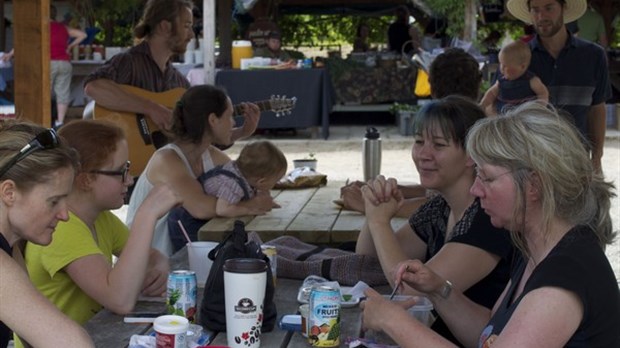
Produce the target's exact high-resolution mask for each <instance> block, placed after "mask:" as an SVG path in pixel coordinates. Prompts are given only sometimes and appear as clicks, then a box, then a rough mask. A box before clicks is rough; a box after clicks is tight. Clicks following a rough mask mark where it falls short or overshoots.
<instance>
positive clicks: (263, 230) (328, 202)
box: [198, 181, 407, 245]
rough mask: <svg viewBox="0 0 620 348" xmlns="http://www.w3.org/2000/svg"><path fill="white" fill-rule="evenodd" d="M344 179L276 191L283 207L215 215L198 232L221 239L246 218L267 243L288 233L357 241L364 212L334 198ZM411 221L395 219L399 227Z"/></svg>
mask: <svg viewBox="0 0 620 348" xmlns="http://www.w3.org/2000/svg"><path fill="white" fill-rule="evenodd" d="M343 185H344V182H340V181H333V182H330V181H328V183H327V185H326V186H321V187H312V188H303V189H286V190H273V191H272V192H271V195H272V196H273V197H274V200H275V201H276V203H278V204H279V205H280V206H281V208H276V209H273V210H272V211H270V212H269V213H267V214H265V215H258V216H243V217H239V218H219V217H218V218H214V219H211V220H209V222H207V223H206V224H205V225H204V226H202V227H201V228H200V230H199V231H198V240H208V241H221V240H222V239H223V238H224V236H225V235H226V233H227V232H228V231H231V230H232V229H233V226H234V222H235V220H242V221H243V222H244V223H245V228H246V230H247V231H254V232H256V233H258V235H259V236H260V238H261V240H262V241H263V242H266V241H269V240H272V239H274V238H277V237H280V236H283V235H288V236H293V237H296V238H298V239H300V240H301V241H304V242H306V243H311V244H321V245H326V244H328V245H338V244H342V243H346V242H355V241H357V236H358V234H359V231H360V230H361V228H362V226H363V224H364V215H363V214H361V213H358V212H354V211H350V210H345V209H342V207H341V206H340V205H338V204H335V203H334V202H333V201H334V200H336V199H338V198H339V197H340V188H341V187H342V186H343ZM406 221H407V220H406V219H404V218H394V219H392V226H393V227H394V228H398V227H400V226H402V225H403V224H404V223H405V222H406Z"/></svg>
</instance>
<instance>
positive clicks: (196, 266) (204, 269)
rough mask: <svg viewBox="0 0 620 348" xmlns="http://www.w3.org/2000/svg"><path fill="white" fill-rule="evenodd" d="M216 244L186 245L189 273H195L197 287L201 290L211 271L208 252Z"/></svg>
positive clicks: (211, 262)
mask: <svg viewBox="0 0 620 348" xmlns="http://www.w3.org/2000/svg"><path fill="white" fill-rule="evenodd" d="M217 244H218V243H216V242H191V243H187V256H188V258H189V269H190V271H194V272H196V282H197V283H198V287H201V288H203V287H204V286H205V283H206V281H207V277H208V276H209V272H210V271H211V265H213V261H211V259H209V256H208V255H209V252H210V251H211V250H212V249H213V248H215V247H216V246H217Z"/></svg>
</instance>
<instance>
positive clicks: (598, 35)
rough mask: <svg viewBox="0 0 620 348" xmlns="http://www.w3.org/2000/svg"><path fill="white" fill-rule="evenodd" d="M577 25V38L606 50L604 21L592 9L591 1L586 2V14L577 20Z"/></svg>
mask: <svg viewBox="0 0 620 348" xmlns="http://www.w3.org/2000/svg"><path fill="white" fill-rule="evenodd" d="M577 23H578V24H579V37H580V38H582V39H585V40H588V41H592V42H596V43H598V44H599V45H601V46H603V48H607V45H608V41H607V33H606V31H605V21H604V20H603V16H601V14H600V13H598V11H596V10H595V9H594V7H592V1H591V0H589V1H588V9H587V10H586V13H584V14H583V16H581V18H579V19H578V20H577Z"/></svg>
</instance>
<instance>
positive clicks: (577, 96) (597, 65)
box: [528, 35, 611, 139]
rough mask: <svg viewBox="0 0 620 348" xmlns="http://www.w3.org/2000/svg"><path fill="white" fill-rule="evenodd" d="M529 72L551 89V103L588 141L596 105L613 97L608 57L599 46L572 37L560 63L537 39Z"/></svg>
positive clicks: (563, 51) (559, 56) (533, 46)
mask: <svg viewBox="0 0 620 348" xmlns="http://www.w3.org/2000/svg"><path fill="white" fill-rule="evenodd" d="M529 44H530V47H531V49H532V61H531V63H530V67H529V69H528V70H529V71H531V72H533V73H534V74H535V75H536V76H538V77H539V78H540V80H541V81H542V82H543V83H544V84H545V86H547V89H548V90H549V102H551V104H553V106H555V107H556V108H558V109H559V110H563V111H566V112H567V113H568V114H569V115H570V117H571V119H572V121H573V123H574V124H575V126H577V128H578V129H579V130H580V131H581V133H582V134H583V135H584V136H585V137H586V139H589V137H588V112H589V111H590V107H591V106H592V105H597V104H600V103H604V102H605V101H606V100H607V99H609V98H610V97H611V84H610V82H609V71H608V68H607V56H606V54H605V51H604V50H603V49H602V48H601V47H600V46H598V45H596V44H593V43H591V42H588V41H585V40H582V39H579V38H576V37H574V36H573V35H569V37H568V40H567V41H566V44H565V45H564V48H562V51H560V54H559V55H558V58H557V59H554V58H553V56H551V55H550V54H549V52H547V50H546V49H545V47H544V46H543V45H542V43H541V42H540V41H539V37H538V36H536V37H535V38H534V39H533V40H532V41H530V43H529Z"/></svg>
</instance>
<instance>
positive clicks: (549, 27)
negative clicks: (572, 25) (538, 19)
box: [534, 19, 564, 37]
mask: <svg viewBox="0 0 620 348" xmlns="http://www.w3.org/2000/svg"><path fill="white" fill-rule="evenodd" d="M542 23H544V24H545V28H542V29H541V28H539V26H538V23H537V24H536V25H535V26H534V28H535V29H536V32H537V33H538V35H540V36H541V37H553V36H555V34H557V33H558V32H559V31H560V30H562V29H563V28H564V22H563V21H562V20H561V19H560V22H553V21H550V20H545V21H542Z"/></svg>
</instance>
